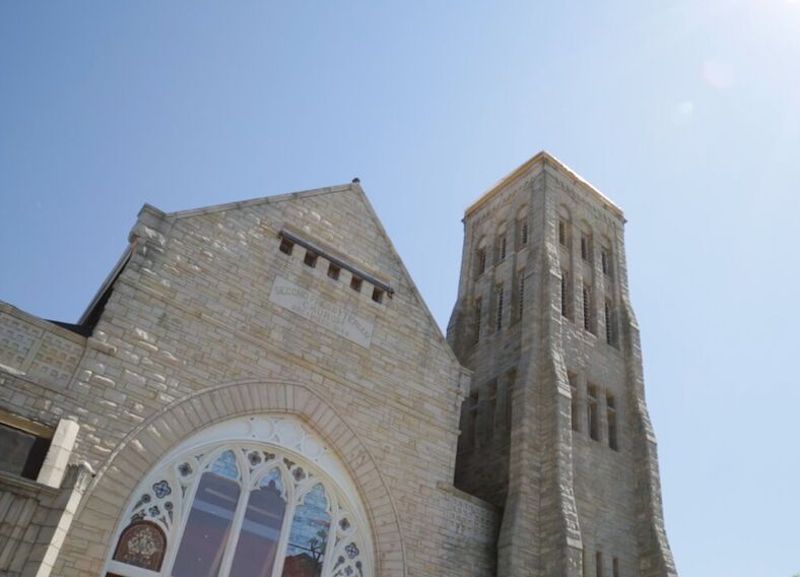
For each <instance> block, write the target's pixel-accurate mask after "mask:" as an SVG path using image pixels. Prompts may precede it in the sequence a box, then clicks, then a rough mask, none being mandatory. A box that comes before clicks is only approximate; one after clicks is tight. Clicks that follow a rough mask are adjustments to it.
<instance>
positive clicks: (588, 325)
mask: <svg viewBox="0 0 800 577" xmlns="http://www.w3.org/2000/svg"><path fill="white" fill-rule="evenodd" d="M583 328H585V329H586V330H587V331H589V332H592V288H591V287H590V286H589V285H586V284H584V285H583Z"/></svg>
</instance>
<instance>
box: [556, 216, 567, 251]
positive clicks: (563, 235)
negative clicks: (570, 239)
mask: <svg viewBox="0 0 800 577" xmlns="http://www.w3.org/2000/svg"><path fill="white" fill-rule="evenodd" d="M558 244H560V245H561V246H567V223H566V222H564V221H563V220H559V221H558Z"/></svg>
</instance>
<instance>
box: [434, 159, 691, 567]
mask: <svg viewBox="0 0 800 577" xmlns="http://www.w3.org/2000/svg"><path fill="white" fill-rule="evenodd" d="M624 223H625V218H624V216H623V213H622V211H621V210H620V208H619V207H617V206H616V205H615V204H614V203H613V202H611V201H610V200H609V199H608V198H606V197H605V196H603V195H602V194H601V193H600V192H599V191H598V190H596V189H595V188H594V187H592V186H591V185H590V184H589V183H587V182H586V181H585V180H583V179H582V178H580V177H579V176H578V175H576V174H575V173H574V172H572V171H571V170H570V169H569V168H567V167H566V166H565V165H564V164H562V163H561V162H559V161H558V160H557V159H555V158H554V157H553V156H551V155H549V154H548V153H546V152H540V153H539V154H537V155H536V156H534V157H533V158H531V159H530V160H529V161H527V162H526V163H525V164H523V165H522V166H520V167H519V168H517V169H516V170H515V171H514V172H512V173H511V174H509V175H508V176H507V177H505V178H504V179H503V180H501V181H500V182H499V183H498V184H497V185H496V186H495V187H494V188H492V189H491V190H489V191H488V192H487V193H486V194H484V195H483V196H482V197H481V198H480V199H479V200H478V201H477V202H475V203H474V204H473V205H472V206H470V207H469V208H468V209H467V211H466V214H465V216H464V247H463V256H462V264H461V279H460V282H459V289H458V301H457V303H456V306H455V308H454V310H453V314H452V317H451V319H450V323H449V326H448V331H447V337H448V341H449V343H450V345H451V346H452V347H453V350H454V351H455V353H456V355H457V356H458V358H459V360H460V362H461V363H462V364H463V365H464V366H466V367H467V368H469V369H471V370H472V371H473V378H472V389H471V390H470V392H469V395H468V396H467V398H466V400H465V401H464V404H463V407H462V413H461V435H460V437H459V443H458V454H457V458H456V473H455V484H456V486H457V487H458V488H460V489H462V490H463V491H465V492H468V493H471V494H473V495H475V496H477V497H479V498H481V499H483V500H485V501H488V502H490V503H492V504H494V505H495V506H497V507H499V508H500V509H502V511H503V518H502V525H501V529H500V535H499V537H498V541H497V575H498V576H500V577H523V576H536V577H552V576H556V575H557V576H565V577H566V576H569V577H586V576H591V577H623V576H626V577H627V576H641V577H669V576H675V575H677V572H676V570H675V566H674V563H673V560H672V554H671V552H670V549H669V545H668V542H667V538H666V533H665V530H664V522H663V515H662V506H661V494H660V481H659V473H658V462H657V455H656V442H655V436H654V434H653V430H652V427H651V424H650V419H649V417H648V413H647V408H646V405H645V399H644V383H643V377H642V360H641V350H640V342H639V328H638V325H637V323H636V319H635V317H634V314H633V310H632V308H631V305H630V300H629V295H628V283H627V269H626V264H625V249H624V234H623V229H624Z"/></svg>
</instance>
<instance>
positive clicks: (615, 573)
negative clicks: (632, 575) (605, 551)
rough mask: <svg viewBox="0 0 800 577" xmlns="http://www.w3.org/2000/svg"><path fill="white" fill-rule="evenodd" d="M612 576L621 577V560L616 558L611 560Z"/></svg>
mask: <svg viewBox="0 0 800 577" xmlns="http://www.w3.org/2000/svg"><path fill="white" fill-rule="evenodd" d="M611 575H612V577H619V559H618V558H616V557H614V558H613V559H612V560H611Z"/></svg>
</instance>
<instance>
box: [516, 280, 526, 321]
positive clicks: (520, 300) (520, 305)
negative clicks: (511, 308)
mask: <svg viewBox="0 0 800 577" xmlns="http://www.w3.org/2000/svg"><path fill="white" fill-rule="evenodd" d="M518 293H519V294H518V295H517V316H518V317H519V318H520V319H522V312H523V310H524V309H525V269H521V270H520V271H519V291H518Z"/></svg>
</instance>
